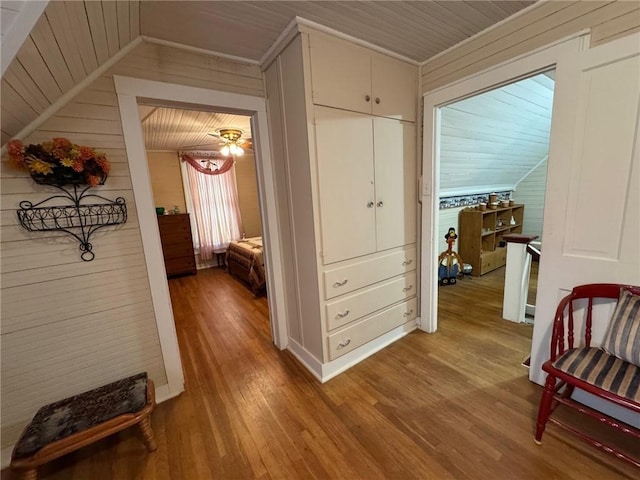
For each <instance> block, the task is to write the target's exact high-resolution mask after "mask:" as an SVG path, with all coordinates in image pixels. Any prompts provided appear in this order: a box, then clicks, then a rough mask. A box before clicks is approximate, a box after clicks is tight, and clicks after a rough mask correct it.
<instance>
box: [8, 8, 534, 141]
mask: <svg viewBox="0 0 640 480" xmlns="http://www.w3.org/2000/svg"><path fill="white" fill-rule="evenodd" d="M20 3H22V2H19V1H15V2H7V1H3V2H2V5H3V6H5V4H6V6H7V7H9V6H11V7H12V8H11V10H14V11H17V10H19V8H20V7H21V6H20ZM532 3H534V2H533V1H532V0H525V1H488V0H481V1H455V2H453V1H419V2H418V1H380V2H373V1H365V2H362V1H302V0H300V1H268V2H267V1H253V2H245V1H207V2H204V1H188V2H186V1H182V2H175V1H174V2H165V1H144V2H140V1H138V0H130V1H112V0H84V1H75V0H67V1H61V0H55V1H50V2H49V3H48V5H47V7H46V9H45V11H44V14H42V16H41V17H40V19H39V20H38V22H37V23H36V24H35V27H34V28H33V29H32V31H31V33H30V35H29V36H28V37H27V39H26V41H25V42H24V44H23V45H22V47H21V48H20V49H19V50H18V53H17V55H16V57H15V58H14V59H13V60H12V61H11V63H10V64H9V67H8V68H7V70H6V72H5V73H4V74H3V76H2V86H1V90H2V98H1V103H2V126H1V141H2V144H3V145H4V144H6V142H7V141H8V140H9V139H10V138H12V137H13V136H15V135H17V134H18V133H19V132H21V131H22V130H23V129H25V127H27V126H28V125H30V124H31V122H33V121H34V120H35V119H36V118H37V117H38V116H39V115H41V114H42V113H43V112H44V111H45V110H46V109H47V108H48V107H49V106H51V105H52V104H53V103H54V102H55V101H56V100H58V99H59V98H60V97H62V95H64V94H65V93H67V92H68V91H69V90H71V88H73V86H75V85H76V84H78V83H79V82H80V81H82V80H83V79H84V78H86V77H87V75H89V74H90V73H91V72H93V71H95V70H96V69H97V68H98V67H99V66H100V65H103V64H104V63H105V62H106V61H107V60H108V59H110V58H112V57H113V56H114V55H116V54H117V53H118V52H119V51H120V50H121V49H122V48H124V47H125V46H127V45H128V44H129V43H130V42H132V41H134V40H135V39H136V38H138V37H139V36H140V34H141V33H142V34H144V35H147V36H152V37H156V38H158V39H161V40H168V41H173V42H178V43H182V44H186V45H190V46H194V47H198V48H203V49H207V50H212V51H216V52H220V53H225V54H228V55H234V56H239V57H242V58H246V59H248V60H252V61H258V60H259V59H261V58H262V57H263V56H264V54H265V53H266V52H267V51H268V50H269V48H270V47H271V46H272V44H273V43H274V41H275V40H276V39H277V38H278V36H279V35H280V33H282V31H283V30H284V29H285V27H286V26H287V25H288V24H289V23H290V22H291V20H292V19H293V18H295V17H296V16H300V17H304V18H307V19H309V20H312V21H315V22H317V23H320V24H322V25H325V26H327V27H330V28H332V29H334V30H337V31H340V32H343V33H347V34H349V35H351V36H354V37H356V38H360V39H362V40H366V41H368V42H370V43H372V44H375V45H378V46H380V47H383V48H386V49H388V50H390V51H393V52H395V53H397V54H400V55H403V56H405V57H408V58H411V59H414V60H416V61H422V60H425V59H427V58H429V57H431V56H433V55H434V54H436V53H438V52H441V51H443V50H445V49H447V48H448V47H451V46H453V45H455V44H456V43H458V42H460V41H461V40H463V39H465V38H468V37H470V36H472V35H474V34H475V33H478V32H480V31H481V30H483V29H485V28H487V27H488V26H490V25H492V24H495V23H497V22H499V21H500V20H503V19H504V18H506V17H508V16H510V15H512V14H513V13H515V12H517V11H519V10H521V9H522V8H524V7H526V6H528V5H530V4H532ZM7 15H10V14H9V13H8V14H7ZM3 21H4V18H3ZM6 22H8V23H7V28H8V25H9V24H10V18H9V17H8V16H7V20H6ZM4 27H5V24H4V23H3V29H2V30H3V32H4V31H5V28H4ZM8 32H9V33H11V32H10V30H8ZM5 41H6V39H3V42H5Z"/></svg>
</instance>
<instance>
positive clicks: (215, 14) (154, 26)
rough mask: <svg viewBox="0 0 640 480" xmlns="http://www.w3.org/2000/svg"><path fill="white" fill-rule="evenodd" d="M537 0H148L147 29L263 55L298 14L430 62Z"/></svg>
mask: <svg viewBox="0 0 640 480" xmlns="http://www.w3.org/2000/svg"><path fill="white" fill-rule="evenodd" d="M532 3H534V2H533V1H409V2H407V1H375V2H374V1H364V2H363V1H266V2H265V1H250V2H246V1H210V2H178V1H169V2H142V3H141V6H140V29H141V31H142V34H143V35H149V36H152V37H158V38H163V39H166V40H170V41H174V42H179V43H185V44H188V45H193V46H196V47H200V48H204V49H207V50H213V51H218V52H224V53H227V54H231V55H235V56H239V57H243V58H248V59H251V60H255V61H258V60H260V59H261V58H262V57H263V56H264V54H265V53H266V52H267V50H268V48H269V47H270V46H271V45H272V44H273V43H274V42H275V40H276V39H277V38H278V35H280V33H281V32H282V31H283V30H284V29H285V28H286V26H287V25H288V24H289V22H291V20H292V19H293V18H295V17H296V16H298V17H302V18H305V19H307V20H311V21H314V22H317V23H319V24H321V25H325V26H327V27H331V28H333V29H334V30H338V31H339V32H342V33H346V34H348V35H351V36H353V37H356V38H359V39H361V40H365V41H367V42H370V43H372V44H374V45H377V46H379V47H382V48H385V49H387V50H390V51H392V52H395V53H398V54H400V55H403V56H405V57H408V58H410V59H412V60H415V61H416V62H421V61H424V60H426V59H428V58H430V57H432V56H433V55H435V54H437V53H439V52H441V51H443V50H446V49H447V48H449V47H451V46H453V45H455V44H456V43H459V42H460V41H462V40H464V39H465V38H468V37H470V36H472V35H474V34H476V33H478V32H480V31H481V30H484V29H485V28H487V27H489V26H491V25H493V24H494V23H497V22H499V21H500V20H503V19H505V18H507V17H508V16H510V15H513V14H514V13H516V12H517V11H519V10H521V9H522V8H524V7H526V6H528V5H530V4H532Z"/></svg>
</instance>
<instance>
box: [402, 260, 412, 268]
mask: <svg viewBox="0 0 640 480" xmlns="http://www.w3.org/2000/svg"><path fill="white" fill-rule="evenodd" d="M412 263H413V260H411V259H409V260H405V261H404V262H402V266H403V267H406V266H407V265H411V264H412Z"/></svg>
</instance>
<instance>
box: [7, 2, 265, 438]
mask: <svg viewBox="0 0 640 480" xmlns="http://www.w3.org/2000/svg"><path fill="white" fill-rule="evenodd" d="M90 3H91V2H89V3H88V4H87V5H89V4H90ZM65 6H67V7H69V4H66V5H65ZM116 12H117V11H116ZM29 42H31V43H30V45H31V47H32V48H33V49H36V46H35V44H34V43H33V41H32V40H29ZM36 50H37V49H36ZM142 50H143V51H144V48H143V49H142ZM152 50H153V49H152ZM164 51H167V50H164ZM168 52H169V53H170V55H169V57H170V58H175V57H176V54H175V51H173V50H172V49H168ZM133 56H134V59H132V58H126V57H125V58H124V59H123V61H122V62H121V63H120V64H116V65H115V66H114V67H113V68H112V70H111V71H110V72H108V73H107V74H105V75H104V76H102V77H99V78H98V79H97V80H95V81H94V82H93V83H92V84H91V85H89V86H88V87H87V88H86V89H85V90H83V91H82V92H81V93H80V94H78V95H77V96H76V97H75V98H74V99H73V100H72V101H71V102H69V103H68V104H67V105H65V106H63V107H62V108H61V109H60V110H59V111H58V112H56V114H55V115H54V116H52V117H51V118H50V119H49V120H47V121H46V122H45V123H44V124H43V125H42V126H41V127H40V128H39V129H38V130H36V131H35V132H33V134H32V135H30V136H29V137H28V138H26V139H25V141H26V142H31V143H38V142H42V141H45V140H50V139H51V138H52V137H57V136H63V137H67V138H69V139H70V140H71V141H73V142H74V143H79V144H82V145H89V146H92V147H94V148H96V149H97V150H99V151H103V152H104V153H105V154H106V156H107V158H108V159H109V160H110V161H111V162H112V165H113V171H112V174H111V175H110V176H109V178H108V180H107V183H106V185H104V186H102V187H98V189H97V193H99V194H101V195H104V196H106V197H108V198H113V197H117V196H123V197H124V198H125V199H126V200H127V205H128V210H129V218H128V221H127V223H126V224H125V225H123V226H121V227H119V228H108V229H104V230H102V231H101V232H100V233H98V234H96V236H95V239H92V243H93V245H94V252H95V254H96V258H95V260H93V261H92V262H83V261H81V260H80V258H79V251H78V245H77V243H76V242H75V240H72V239H70V237H68V236H63V235H60V234H47V235H44V234H42V235H37V234H31V233H29V232H27V231H25V230H24V229H22V228H21V227H20V226H19V225H18V223H17V219H16V215H15V209H16V208H17V205H18V203H19V202H20V201H21V200H25V199H29V200H31V201H34V202H36V201H39V200H43V199H44V198H46V197H47V196H49V195H51V194H53V193H55V190H54V189H52V188H51V187H43V186H37V185H35V184H34V183H33V182H32V181H31V180H30V179H29V178H28V177H27V175H26V174H25V173H24V172H21V171H18V170H15V169H11V168H9V167H8V166H7V165H6V164H5V163H4V162H3V165H2V171H1V177H2V197H1V200H2V203H1V205H2V209H1V210H0V223H1V225H2V243H1V244H0V246H1V247H2V248H1V249H0V262H1V266H2V298H3V305H2V316H3V322H2V362H1V364H2V391H3V408H2V442H3V443H2V446H3V447H5V446H7V445H11V444H12V443H13V442H14V441H15V440H16V438H17V435H18V434H19V432H20V430H21V429H22V427H23V426H24V424H25V423H26V422H27V421H28V420H29V418H30V417H31V415H33V413H34V412H35V410H36V409H37V408H38V407H39V406H41V405H43V404H45V403H48V402H51V401H54V400H57V399H60V398H64V397H67V396H70V395H73V394H76V393H79V392H81V391H83V390H87V389H90V388H93V387H96V386H98V385H101V384H104V383H107V382H109V381H112V380H115V379H117V378H120V377H124V376H126V375H128V374H132V373H135V372H136V371H139V370H147V371H148V372H149V375H150V377H151V378H152V379H153V380H154V381H155V383H156V385H157V386H162V385H165V384H166V383H167V379H166V374H165V371H164V364H163V359H162V353H161V349H160V344H159V338H158V332H157V328H156V323H155V318H154V312H153V308H152V303H151V292H150V290H149V281H148V277H147V273H146V266H145V263H144V252H143V250H142V242H141V240H140V232H139V226H138V220H137V215H136V206H135V201H134V200H135V199H134V194H133V190H132V186H131V179H130V174H129V168H128V159H127V156H126V151H125V145H124V141H123V138H122V126H121V123H120V115H119V111H118V104H117V96H116V93H115V88H114V83H113V79H112V75H113V74H117V73H121V72H123V71H127V69H128V66H129V65H131V64H132V63H135V52H134V53H133ZM197 58H198V59H199V61H200V63H201V65H202V69H203V70H208V71H209V72H210V75H209V76H210V78H211V79H210V80H206V77H207V76H206V75H202V76H201V77H202V78H201V79H200V80H199V83H201V84H202V85H204V86H208V87H209V88H216V87H218V88H221V84H219V83H217V82H216V72H217V71H218V70H217V69H218V68H219V67H220V66H222V70H223V73H224V75H225V76H226V77H228V76H229V75H233V73H231V72H230V71H233V69H234V68H235V69H237V71H239V72H243V65H242V64H239V63H238V62H229V61H226V60H224V61H221V62H218V61H217V60H216V59H214V58H212V57H210V56H204V55H200V56H197ZM29 59H30V60H33V65H34V66H36V65H40V67H41V68H42V69H43V70H42V71H43V72H44V71H46V72H48V74H49V75H50V76H51V73H50V72H49V70H48V69H47V68H46V64H45V62H44V60H43V59H42V58H41V57H29ZM251 70H252V71H253V66H251ZM26 71H29V70H28V69H27V68H26V66H25V65H24V64H23V63H21V67H15V68H13V69H12V72H14V77H15V78H20V75H24V73H25V72H26ZM176 71H180V65H179V64H177V63H176V62H173V61H171V60H169V61H167V62H163V61H162V58H161V55H160V53H158V57H157V62H156V67H155V69H151V70H149V71H147V72H146V74H145V78H151V79H154V80H159V79H162V78H164V77H163V75H165V74H167V75H173V74H174V73H175V72H176ZM30 73H32V72H30ZM32 75H33V73H32ZM69 75H70V73H69ZM180 75H183V72H180ZM239 76H240V77H242V78H245V75H243V74H239ZM256 76H257V77H256V78H257V82H258V83H257V84H258V85H259V88H258V89H257V90H256V91H258V92H261V91H262V83H261V78H260V76H259V72H258V73H257V74H256ZM51 78H53V76H51ZM180 78H187V77H180ZM5 80H6V79H5V78H3V82H4V81H5ZM41 81H42V79H41V78H37V80H35V81H34V83H35V85H36V86H39V85H40V84H39V83H38V82H41ZM232 83H233V82H232V81H231V80H228V81H227V84H225V85H226V86H225V87H223V88H226V89H227V91H229V90H230V91H234V90H236V89H235V87H234V86H233V85H232ZM239 83H241V82H239ZM54 85H56V88H57V83H54ZM25 88H34V87H33V86H28V87H27V86H25ZM45 93H46V92H45ZM56 93H57V94H60V93H61V90H60V89H59V88H58V90H57V91H56ZM10 95H12V93H10V94H9V96H8V97H5V98H9V102H10V101H11V96H10ZM34 98H35V97H34ZM47 100H48V101H49V100H50V99H49V98H47ZM38 101H39V102H41V101H42V99H41V98H40V99H39V100H38ZM34 105H36V103H35V101H34ZM3 107H4V105H3ZM3 113H4V112H3ZM4 122H5V118H4V115H3V125H4ZM16 122H19V119H16ZM5 392H10V393H11V395H5Z"/></svg>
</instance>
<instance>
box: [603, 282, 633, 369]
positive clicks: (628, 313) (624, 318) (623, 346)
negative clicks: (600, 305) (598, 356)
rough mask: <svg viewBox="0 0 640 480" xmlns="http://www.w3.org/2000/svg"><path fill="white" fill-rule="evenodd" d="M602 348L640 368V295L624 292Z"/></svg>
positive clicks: (621, 293) (605, 335)
mask: <svg viewBox="0 0 640 480" xmlns="http://www.w3.org/2000/svg"><path fill="white" fill-rule="evenodd" d="M602 348H603V350H604V351H605V352H607V353H609V354H611V355H615V356H616V357H618V358H620V359H622V360H624V361H626V362H629V363H632V364H633V365H638V366H640V295H634V294H633V293H631V292H630V291H629V290H622V291H621V292H620V298H619V299H618V305H616V309H615V311H614V312H613V316H612V317H611V321H610V322H609V326H608V327H607V331H606V332H605V334H604V342H603V344H602Z"/></svg>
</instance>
